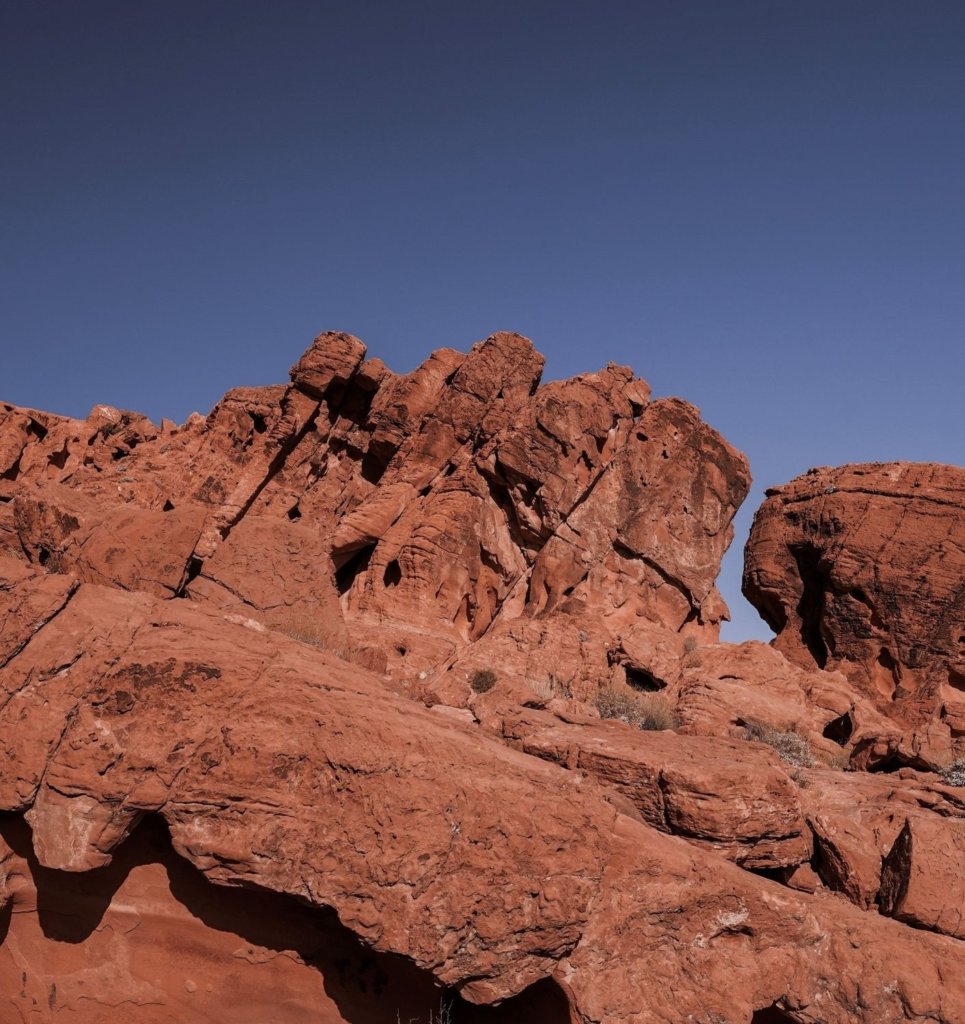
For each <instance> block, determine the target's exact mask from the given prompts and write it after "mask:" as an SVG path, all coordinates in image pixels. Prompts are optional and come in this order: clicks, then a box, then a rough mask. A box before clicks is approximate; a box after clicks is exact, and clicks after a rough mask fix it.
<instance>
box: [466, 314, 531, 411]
mask: <svg viewBox="0 0 965 1024" xmlns="http://www.w3.org/2000/svg"><path fill="white" fill-rule="evenodd" d="M545 362H546V360H545V358H544V357H543V356H542V355H540V353H539V352H537V351H536V348H535V347H534V346H533V343H532V342H531V341H530V340H529V338H524V337H523V336H522V335H521V334H514V333H513V332H512V331H497V332H496V333H495V334H491V335H490V336H489V337H488V338H486V340H485V341H479V342H477V343H476V344H475V345H473V347H472V349H471V350H470V352H469V355H468V356H467V357H466V361H465V362H464V363H463V364H462V366H461V367H460V368H459V371H458V373H457V374H456V377H455V379H454V381H453V383H454V384H455V385H456V386H457V387H459V388H460V389H461V390H463V391H468V392H470V393H471V394H475V395H477V396H479V397H500V396H501V397H506V398H508V397H509V396H510V395H511V394H512V395H514V396H516V395H519V396H521V397H525V396H527V395H531V394H533V393H534V392H535V391H536V388H537V387H538V386H539V382H540V378H541V377H542V375H543V366H544V364H545Z"/></svg>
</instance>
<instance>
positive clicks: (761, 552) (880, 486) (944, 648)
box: [744, 462, 965, 767]
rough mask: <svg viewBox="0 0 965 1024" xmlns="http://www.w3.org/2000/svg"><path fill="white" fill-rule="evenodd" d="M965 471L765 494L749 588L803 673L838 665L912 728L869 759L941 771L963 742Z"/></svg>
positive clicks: (829, 472) (828, 476)
mask: <svg viewBox="0 0 965 1024" xmlns="http://www.w3.org/2000/svg"><path fill="white" fill-rule="evenodd" d="M963 579H965V470H962V469H957V468H955V467H952V466H937V465H918V464H913V463H899V462H896V463H875V464H871V465H865V466H845V467H843V468H841V469H820V470H811V471H810V472H809V473H807V474H806V475H805V476H802V477H798V478H797V479H796V480H794V481H792V482H791V483H790V484H788V485H786V486H785V487H779V488H775V489H773V490H772V491H769V492H768V499H767V501H766V502H765V503H764V505H763V506H762V507H761V509H760V510H759V512H758V513H757V516H756V518H755V521H754V528H753V530H752V533H751V538H750V541H749V543H748V546H747V552H746V561H745V571H744V592H745V594H746V595H747V597H748V598H749V599H750V600H751V601H752V602H753V603H754V605H755V606H756V607H757V608H758V610H759V611H760V612H761V614H762V615H763V616H764V618H765V619H766V620H767V621H768V623H769V624H770V625H771V626H772V627H773V628H774V630H775V631H776V632H777V638H776V640H775V642H774V643H775V646H776V647H777V648H778V649H779V650H781V651H782V652H783V653H784V654H786V655H787V656H788V657H789V658H790V659H792V660H793V661H795V662H797V663H798V664H800V665H804V666H808V667H815V666H816V667H818V668H821V669H825V668H827V669H840V670H841V671H842V672H844V673H846V674H847V676H848V678H849V679H850V680H851V681H852V683H853V684H854V685H855V687H856V688H857V689H858V691H859V692H860V693H861V694H862V695H863V696H864V697H866V698H867V699H868V700H870V701H873V702H874V704H875V706H876V707H877V708H878V710H879V711H881V712H882V713H883V714H884V715H886V716H887V717H889V718H891V719H893V720H894V721H896V722H898V723H900V724H901V725H902V726H905V727H906V728H905V730H904V732H903V735H902V736H901V737H900V738H899V739H897V740H895V741H893V742H883V743H877V744H876V743H873V742H869V743H868V744H867V747H868V749H867V752H866V759H867V760H868V761H869V762H871V763H880V762H882V761H885V760H887V759H895V760H898V761H901V762H904V763H911V764H919V765H924V766H932V767H934V766H937V765H940V764H943V763H945V762H947V761H950V760H951V759H952V758H953V757H954V754H955V752H956V751H957V750H961V749H962V747H963V740H965V588H963V586H962V580H963Z"/></svg>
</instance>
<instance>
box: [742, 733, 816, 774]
mask: <svg viewBox="0 0 965 1024" xmlns="http://www.w3.org/2000/svg"><path fill="white" fill-rule="evenodd" d="M744 739H745V740H756V741H757V742H758V743H766V744H767V745H768V746H769V747H773V748H774V750H776V751H777V753H778V756H779V757H780V758H781V759H782V760H783V761H786V762H787V763H788V764H789V765H791V766H792V767H794V768H813V767H814V754H812V753H811V744H810V743H808V741H807V738H806V737H804V736H802V735H801V734H800V733H799V732H797V730H795V729H785V730H781V729H772V728H771V727H770V726H768V725H764V724H763V723H761V722H748V723H747V725H746V726H745V728H744Z"/></svg>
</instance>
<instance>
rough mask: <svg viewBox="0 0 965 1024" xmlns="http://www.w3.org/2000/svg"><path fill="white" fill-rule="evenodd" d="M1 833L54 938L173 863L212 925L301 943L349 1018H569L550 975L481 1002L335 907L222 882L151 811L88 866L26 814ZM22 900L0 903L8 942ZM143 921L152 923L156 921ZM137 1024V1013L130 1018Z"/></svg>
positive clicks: (84, 924)
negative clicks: (147, 872)
mask: <svg viewBox="0 0 965 1024" xmlns="http://www.w3.org/2000/svg"><path fill="white" fill-rule="evenodd" d="M0 837H2V838H3V839H4V840H5V841H6V842H7V844H8V845H9V846H10V848H11V849H12V850H13V851H14V852H15V853H16V854H17V855H18V856H19V857H21V858H23V860H25V861H26V862H27V865H28V867H29V870H30V873H31V875H32V878H33V883H34V885H35V886H36V890H37V916H38V919H39V923H40V927H41V929H42V930H43V933H44V935H45V936H46V937H47V939H48V940H50V941H51V942H64V943H74V944H76V943H84V942H85V941H86V940H87V939H89V938H90V936H91V935H92V934H93V933H94V932H95V931H96V930H97V929H98V928H99V926H100V925H101V922H102V921H103V919H104V915H105V914H106V912H107V910H108V908H109V907H110V905H111V902H112V900H113V899H114V897H115V895H116V893H117V891H118V889H119V888H120V887H121V885H122V884H123V883H124V881H125V879H127V877H128V875H129V874H130V872H131V871H132V870H133V869H134V868H136V867H139V866H142V865H147V864H160V865H162V866H163V868H164V870H165V872H166V874H167V878H168V882H169V885H170V891H171V895H172V897H173V899H174V900H176V901H177V902H178V903H180V904H181V905H182V906H183V907H184V908H186V909H187V910H188V911H189V912H190V914H191V915H192V916H193V917H194V918H195V919H196V920H198V921H200V922H201V923H202V924H203V925H204V926H206V927H207V928H210V929H213V930H216V931H220V932H226V933H230V934H232V935H237V936H238V937H239V938H241V939H242V940H243V941H244V942H245V943H249V944H250V945H251V947H252V949H251V950H249V953H250V954H251V955H253V956H257V953H258V951H257V948H256V947H261V948H263V949H267V950H272V951H274V952H277V953H281V952H284V951H291V952H294V953H295V954H296V956H297V957H298V959H299V960H301V961H302V962H303V963H304V964H306V965H307V966H308V967H310V968H313V969H315V970H317V971H318V972H319V973H320V974H321V977H322V982H323V985H324V988H325V992H326V993H327V995H328V996H329V998H331V999H332V1000H333V1002H334V1003H335V1004H336V1006H337V1007H338V1012H339V1014H340V1016H341V1017H342V1019H343V1020H344V1021H345V1022H347V1024H396V1022H397V1020H401V1021H404V1022H407V1024H408V1022H409V1021H412V1022H413V1024H429V1022H430V1020H438V1018H439V1009H440V1006H446V1007H448V1012H449V1019H450V1021H451V1024H499V1022H509V1021H518V1020H523V1019H525V1020H527V1021H529V1022H531V1024H567V1022H568V1021H569V1020H570V1015H569V1011H568V1006H567V1001H566V999H565V997H564V996H563V993H562V991H561V990H560V989H559V988H558V987H557V986H556V985H555V983H553V982H552V981H550V980H549V979H546V980H544V981H542V982H538V983H537V984H535V985H532V986H530V988H528V989H527V990H526V991H524V992H522V993H520V994H519V995H518V996H516V997H514V998H513V999H509V1000H507V1001H506V1002H504V1003H503V1004H501V1005H500V1006H498V1007H477V1006H472V1005H471V1004H469V1003H466V1002H464V1001H463V1000H461V999H460V998H459V997H458V996H457V995H454V994H450V993H446V992H445V991H444V990H442V989H441V988H440V987H439V986H438V985H437V983H436V982H435V980H434V978H433V977H432V975H431V974H430V973H429V972H428V971H425V970H422V969H420V968H419V967H417V966H416V965H415V964H413V963H412V962H411V961H410V960H408V959H407V958H405V957H402V956H398V955H395V954H390V953H379V952H376V951H374V950H372V949H370V948H368V947H367V946H365V945H364V944H363V943H362V942H361V941H359V939H358V938H356V936H355V935H354V934H353V933H352V932H351V931H349V930H348V929H347V928H345V927H344V926H343V925H342V924H341V923H340V922H339V920H338V917H337V915H336V914H335V912H334V911H333V910H331V909H329V908H316V907H311V906H309V905H307V904H305V903H302V902H301V901H299V900H297V899H295V898H294V897H292V896H287V895H284V894H281V893H272V892H265V891H263V890H259V889H255V888H250V887H244V888H242V887H238V888H235V887H231V886H221V885H215V884H213V883H211V882H209V881H208V879H207V878H206V877H205V876H204V875H203V874H202V873H201V872H200V871H199V870H198V869H197V868H195V867H194V866H193V865H191V864H190V863H189V862H188V861H186V860H185V859H184V858H183V857H181V856H179V855H178V854H177V853H176V852H175V850H174V848H173V847H172V845H171V838H170V835H169V833H168V830H167V826H166V825H165V823H164V821H163V820H162V819H161V818H160V817H158V816H156V815H148V816H146V817H145V818H144V819H143V820H142V821H141V823H140V824H139V825H138V826H137V828H135V830H134V831H133V832H132V834H131V836H130V837H129V838H128V839H127V840H126V841H125V842H124V843H123V844H122V845H121V846H120V847H119V848H118V849H117V850H116V851H115V852H114V856H113V860H112V861H111V863H110V864H109V865H108V866H106V867H103V868H96V869H94V870H92V871H87V872H79V873H78V872H67V871H57V870H53V869H50V868H44V867H42V866H41V865H40V864H39V863H38V861H37V858H36V856H35V854H34V851H33V843H32V837H31V831H30V827H29V825H28V824H27V823H26V821H24V819H23V817H22V816H20V815H12V814H0ZM11 911H12V904H11V905H8V907H7V908H6V909H5V910H4V911H0V943H2V941H3V938H5V937H6V932H7V930H8V929H9V925H10V914H11ZM140 927H141V928H146V927H150V925H149V923H148V922H147V920H145V921H144V922H142V924H141V926H140ZM130 1019H131V1024H137V1021H136V1016H133V1017H131V1018H130Z"/></svg>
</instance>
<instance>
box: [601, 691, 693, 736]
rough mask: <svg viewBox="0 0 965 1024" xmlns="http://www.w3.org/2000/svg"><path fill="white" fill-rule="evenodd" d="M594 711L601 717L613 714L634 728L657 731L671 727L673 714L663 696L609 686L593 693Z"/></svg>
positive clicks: (673, 720) (674, 724)
mask: <svg viewBox="0 0 965 1024" xmlns="http://www.w3.org/2000/svg"><path fill="white" fill-rule="evenodd" d="M594 703H595V704H596V709H597V711H599V712H600V717H601V718H613V719H616V720H617V721H618V722H626V723H627V725H635V726H636V727H637V728H638V729H646V730H648V731H651V732H659V731H660V730H661V729H675V728H676V727H677V716H676V715H675V714H674V711H673V708H672V707H671V706H670V703H669V702H668V701H667V698H666V697H660V696H658V695H657V694H653V693H634V692H633V691H623V690H617V689H615V688H613V687H610V688H608V689H605V690H600V692H599V693H598V694H597V695H596V700H595V701H594Z"/></svg>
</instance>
